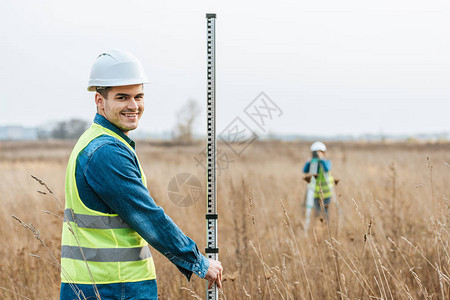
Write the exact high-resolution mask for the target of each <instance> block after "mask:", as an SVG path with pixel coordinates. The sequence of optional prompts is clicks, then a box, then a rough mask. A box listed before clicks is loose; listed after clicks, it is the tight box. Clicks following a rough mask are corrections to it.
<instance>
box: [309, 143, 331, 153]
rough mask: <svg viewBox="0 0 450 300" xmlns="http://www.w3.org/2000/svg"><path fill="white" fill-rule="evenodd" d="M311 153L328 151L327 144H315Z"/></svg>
mask: <svg viewBox="0 0 450 300" xmlns="http://www.w3.org/2000/svg"><path fill="white" fill-rule="evenodd" d="M311 151H324V152H325V151H327V147H325V144H324V143H322V142H314V143H313V144H312V145H311Z"/></svg>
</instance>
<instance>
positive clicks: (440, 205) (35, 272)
mask: <svg viewBox="0 0 450 300" xmlns="http://www.w3.org/2000/svg"><path fill="white" fill-rule="evenodd" d="M72 146H73V143H61V142H52V143H2V144H0V176H1V178H2V179H1V181H0V202H1V204H2V210H1V211H0V219H1V222H2V227H1V229H0V239H1V241H2V247H1V248H0V251H1V252H0V254H1V255H0V287H2V288H3V289H0V299H26V298H21V297H20V296H18V295H17V294H20V295H23V296H24V297H27V298H30V299H57V298H58V295H59V294H58V292H59V284H60V282H59V270H58V269H57V267H55V266H54V265H52V264H51V263H50V261H51V257H50V255H49V254H48V252H47V249H46V248H45V247H44V246H43V244H42V243H40V242H39V241H38V240H36V239H35V238H34V237H33V234H32V233H31V232H29V231H27V230H26V229H24V228H22V227H21V226H20V224H19V223H18V222H17V221H16V220H14V219H13V218H12V217H11V216H12V215H15V216H17V217H18V218H20V219H21V220H22V221H23V222H25V223H27V222H31V223H32V224H33V225H34V226H35V227H36V228H37V229H39V230H40V237H41V238H42V239H43V240H44V241H45V243H46V245H47V246H48V248H49V249H50V250H51V251H52V253H54V254H55V256H56V257H57V258H59V252H60V250H59V247H60V234H61V224H62V218H59V217H55V216H53V215H51V214H48V213H45V212H42V211H50V212H52V213H55V214H57V215H58V216H62V215H63V210H62V209H61V208H60V207H59V205H58V203H57V202H56V200H55V199H53V198H52V197H51V196H49V195H43V194H40V193H38V192H37V191H38V190H41V191H45V187H43V186H41V185H40V184H39V183H38V182H37V181H35V180H33V179H32V178H31V177H30V175H31V174H33V175H35V176H37V177H38V178H40V179H42V180H44V181H45V183H46V184H47V185H48V186H49V187H50V188H51V189H52V190H53V192H54V195H55V196H56V198H58V199H59V200H60V201H61V202H63V201H64V175H65V167H66V162H67V159H68V156H69V154H70V151H71V147H72ZM308 146H309V144H306V143H301V144H299V143H284V142H267V143H259V142H255V143H253V144H252V145H251V146H250V147H249V148H248V149H247V150H246V151H245V152H244V154H243V155H242V156H241V157H238V156H236V155H234V154H233V153H232V152H231V151H229V150H226V149H227V148H226V146H225V145H220V147H221V148H222V149H224V150H226V153H227V154H228V156H229V158H230V159H231V160H233V162H232V163H231V164H230V166H229V169H228V170H224V171H222V172H221V175H220V176H219V178H218V209H219V228H218V230H219V234H218V236H219V247H220V253H219V258H220V260H221V261H222V263H223V266H224V270H225V276H224V277H225V282H224V287H223V290H222V292H221V293H220V298H221V299H338V298H339V299H446V298H449V296H450V272H449V267H450V266H449V262H450V261H449V260H450V255H449V251H450V249H449V227H448V226H449V225H448V222H449V217H450V214H449V207H448V195H449V192H450V188H449V186H450V185H449V179H448V178H449V177H448V176H449V173H450V166H449V165H448V163H449V162H450V151H449V150H450V145H449V144H407V143H405V144H403V143H402V144H358V143H334V144H329V145H327V146H328V147H329V157H330V159H332V161H333V175H334V176H335V177H336V178H339V179H340V183H339V185H338V186H337V189H336V192H337V194H338V198H339V205H340V211H341V214H339V213H338V210H337V209H336V206H334V205H333V206H332V207H331V208H330V219H329V223H328V227H327V222H325V220H322V222H321V221H320V220H319V219H315V220H314V222H313V224H312V226H311V228H310V231H309V232H308V233H307V234H305V233H304V230H303V209H302V203H303V195H304V192H305V188H306V183H305V182H303V181H302V180H301V178H302V174H301V169H302V167H303V163H304V162H305V161H306V160H307V159H308V158H309V152H308ZM203 147H204V146H202V145H200V144H198V145H195V146H180V147H169V146H167V145H166V146H158V145H154V144H149V143H146V142H138V144H137V152H138V154H139V157H140V160H141V163H142V164H143V167H144V169H145V171H146V174H147V179H148V186H149V190H150V193H151V194H152V196H153V197H154V199H155V200H156V202H157V204H158V205H161V206H162V207H163V208H164V209H165V211H166V212H167V213H168V214H169V215H170V216H171V217H172V218H173V219H174V220H175V222H176V223H177V224H178V225H179V226H180V227H181V228H182V230H183V231H184V232H185V233H186V234H187V235H189V236H190V237H191V238H193V239H194V240H195V241H196V242H197V244H198V245H199V248H200V250H203V248H204V246H205V219H204V213H205V210H206V208H205V206H206V204H205V202H204V198H205V197H204V196H205V185H204V186H203V196H202V201H199V202H197V203H195V205H193V206H190V207H187V208H183V207H178V206H176V205H175V204H173V203H172V202H171V201H170V200H169V198H168V195H167V184H168V183H169V181H170V179H171V178H172V177H173V176H174V175H176V174H178V173H182V172H190V173H193V174H195V175H196V176H198V177H199V178H204V173H203V169H202V168H201V167H199V166H197V163H196V161H195V160H194V159H193V157H194V156H196V155H197V154H198V153H199V152H200V151H201V150H202V148H203ZM427 157H429V158H430V161H428V160H427ZM203 181H204V180H203ZM152 253H153V255H154V258H155V263H156V268H157V274H158V288H159V293H160V298H161V299H191V298H193V297H194V298H195V297H200V298H201V299H204V295H205V284H206V283H205V282H204V281H203V280H201V279H199V278H198V277H195V276H193V279H192V280H191V282H189V283H188V282H187V281H186V280H185V278H184V277H183V276H182V275H181V273H179V272H178V270H177V269H176V268H175V267H174V266H173V265H171V264H170V262H169V261H168V260H167V259H165V258H164V257H163V256H162V255H160V254H158V253H156V251H155V250H153V251H152ZM30 254H32V255H30ZM36 255H37V256H39V257H36ZM5 289H8V290H5ZM14 293H17V294H14Z"/></svg>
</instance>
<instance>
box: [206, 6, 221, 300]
mask: <svg viewBox="0 0 450 300" xmlns="http://www.w3.org/2000/svg"><path fill="white" fill-rule="evenodd" d="M215 20H216V14H206V79H207V88H206V100H207V115H206V123H207V124H206V128H207V139H206V140H207V141H206V161H207V176H206V178H207V179H206V180H207V187H208V188H207V196H206V198H207V199H206V200H207V209H206V210H207V211H206V249H205V252H206V255H207V257H208V258H209V259H215V260H217V259H218V252H219V249H218V248H217V207H216V206H217V203H216V196H217V189H216V41H215V38H216V34H215ZM206 299H208V300H211V299H214V300H218V299H219V293H218V290H217V286H216V285H215V284H214V285H213V287H212V288H211V289H207V291H206Z"/></svg>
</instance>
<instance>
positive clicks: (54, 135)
mask: <svg viewBox="0 0 450 300" xmlns="http://www.w3.org/2000/svg"><path fill="white" fill-rule="evenodd" d="M88 126H89V123H88V122H86V121H85V120H82V119H70V120H68V121H59V122H56V123H54V124H52V125H50V126H46V127H40V128H39V129H38V132H37V136H38V139H61V140H76V139H78V138H79V137H80V136H81V135H82V134H83V132H84V131H85V130H86V129H87V128H88Z"/></svg>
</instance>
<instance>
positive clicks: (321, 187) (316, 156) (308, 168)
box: [303, 142, 333, 230]
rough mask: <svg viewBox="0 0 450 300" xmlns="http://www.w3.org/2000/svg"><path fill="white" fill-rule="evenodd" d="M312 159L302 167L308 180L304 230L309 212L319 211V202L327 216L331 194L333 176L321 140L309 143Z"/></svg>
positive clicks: (308, 220)
mask: <svg viewBox="0 0 450 300" xmlns="http://www.w3.org/2000/svg"><path fill="white" fill-rule="evenodd" d="M310 149H311V154H312V159H311V160H309V161H307V162H306V163H305V165H304V167H303V173H305V176H304V179H305V180H306V181H307V182H308V187H307V190H306V196H305V204H306V221H305V230H308V227H309V223H310V213H311V209H312V207H314V208H315V211H316V215H319V214H320V213H321V202H322V200H323V202H322V204H323V209H324V213H325V216H326V217H327V216H328V206H329V204H330V202H331V198H332V196H333V190H332V189H333V177H332V176H331V174H330V171H331V161H330V160H328V159H326V151H327V147H326V146H325V144H324V143H322V142H314V143H313V144H312V145H311V148H310Z"/></svg>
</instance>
